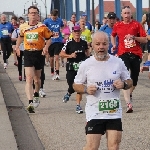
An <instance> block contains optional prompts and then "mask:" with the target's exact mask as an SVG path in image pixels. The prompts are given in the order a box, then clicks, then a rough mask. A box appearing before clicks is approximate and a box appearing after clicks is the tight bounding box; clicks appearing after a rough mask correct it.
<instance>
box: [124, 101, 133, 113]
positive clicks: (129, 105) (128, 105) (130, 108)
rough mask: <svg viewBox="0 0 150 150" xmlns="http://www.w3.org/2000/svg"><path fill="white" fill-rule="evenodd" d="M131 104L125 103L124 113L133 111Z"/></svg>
mask: <svg viewBox="0 0 150 150" xmlns="http://www.w3.org/2000/svg"><path fill="white" fill-rule="evenodd" d="M132 107H133V106H132V104H131V103H128V104H127V111H126V113H132V112H133V109H132Z"/></svg>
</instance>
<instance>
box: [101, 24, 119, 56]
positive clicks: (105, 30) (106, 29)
mask: <svg viewBox="0 0 150 150" xmlns="http://www.w3.org/2000/svg"><path fill="white" fill-rule="evenodd" d="M112 30H113V28H110V27H109V26H108V25H104V26H102V27H101V28H100V29H99V31H103V32H106V33H107V34H108V37H109V49H108V53H109V54H111V55H115V54H117V50H116V51H114V52H113V53H112V52H111V48H112V47H113V46H112V44H111V33H112ZM116 46H117V47H118V37H116Z"/></svg>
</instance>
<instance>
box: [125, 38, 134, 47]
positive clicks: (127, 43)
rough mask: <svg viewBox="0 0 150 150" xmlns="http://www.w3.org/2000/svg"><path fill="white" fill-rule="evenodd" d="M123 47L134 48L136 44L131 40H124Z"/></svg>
mask: <svg viewBox="0 0 150 150" xmlns="http://www.w3.org/2000/svg"><path fill="white" fill-rule="evenodd" d="M124 45H125V48H131V47H134V46H136V42H135V40H133V39H125V40H124Z"/></svg>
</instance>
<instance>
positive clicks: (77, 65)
mask: <svg viewBox="0 0 150 150" xmlns="http://www.w3.org/2000/svg"><path fill="white" fill-rule="evenodd" d="M81 63H82V62H79V63H75V62H74V63H73V69H74V71H78V69H79V66H80V64H81Z"/></svg>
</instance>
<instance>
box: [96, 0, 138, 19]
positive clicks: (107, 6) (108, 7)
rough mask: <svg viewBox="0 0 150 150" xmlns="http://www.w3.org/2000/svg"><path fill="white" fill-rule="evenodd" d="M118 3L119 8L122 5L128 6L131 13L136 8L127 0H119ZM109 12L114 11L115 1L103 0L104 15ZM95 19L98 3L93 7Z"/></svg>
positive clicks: (97, 15)
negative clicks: (119, 4)
mask: <svg viewBox="0 0 150 150" xmlns="http://www.w3.org/2000/svg"><path fill="white" fill-rule="evenodd" d="M120 3H121V8H123V7H124V6H129V7H130V8H131V11H132V13H135V12H136V8H135V7H134V6H133V4H132V3H131V2H130V1H129V0H125V1H121V2H120ZM109 12H115V2H114V1H112V0H110V1H104V16H105V17H106V16H107V14H108V13H109ZM95 19H96V20H99V5H98V6H97V7H96V8H95Z"/></svg>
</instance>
